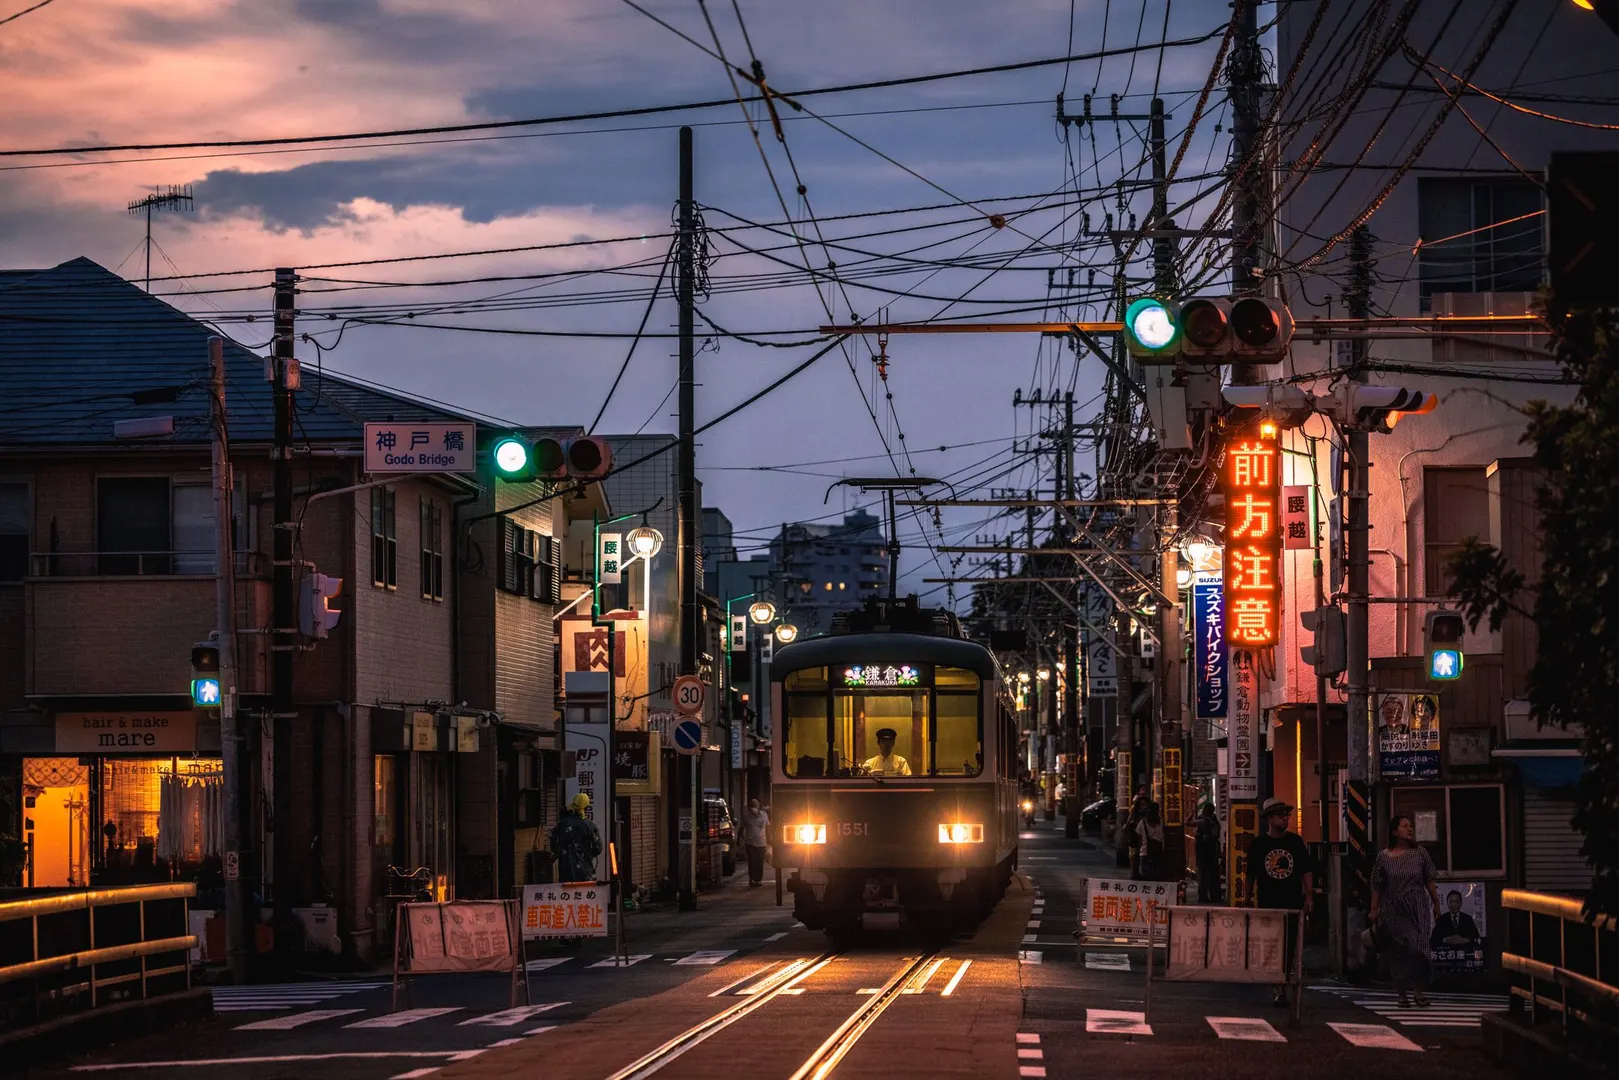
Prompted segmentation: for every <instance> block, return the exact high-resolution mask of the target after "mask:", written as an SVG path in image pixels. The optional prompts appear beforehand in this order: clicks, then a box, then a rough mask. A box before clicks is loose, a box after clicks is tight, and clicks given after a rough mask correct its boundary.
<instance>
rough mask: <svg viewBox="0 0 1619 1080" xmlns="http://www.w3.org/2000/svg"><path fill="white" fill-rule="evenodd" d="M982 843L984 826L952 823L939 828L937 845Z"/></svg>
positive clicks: (958, 822)
mask: <svg viewBox="0 0 1619 1080" xmlns="http://www.w3.org/2000/svg"><path fill="white" fill-rule="evenodd" d="M983 842H984V826H983V825H981V824H978V823H974V824H971V825H969V824H966V823H965V822H960V821H954V822H951V823H950V824H948V825H940V826H939V843H941V844H982V843H983Z"/></svg>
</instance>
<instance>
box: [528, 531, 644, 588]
mask: <svg viewBox="0 0 1619 1080" xmlns="http://www.w3.org/2000/svg"><path fill="white" fill-rule="evenodd" d="M530 535H532V536H533V537H534V545H535V547H534V550H535V554H534V583H533V587H532V588H531V589H530V590H529V596H531V597H533V598H534V599H535V600H538V601H540V603H542V604H558V603H561V602H562V558H561V556H562V545H561V544H558V543H557V542H556V540H555V539H554V538H552V537H549V536H541V535H539V534H538V533H531V534H530ZM641 572H642V573H645V572H646V564H645V563H642V569H641Z"/></svg>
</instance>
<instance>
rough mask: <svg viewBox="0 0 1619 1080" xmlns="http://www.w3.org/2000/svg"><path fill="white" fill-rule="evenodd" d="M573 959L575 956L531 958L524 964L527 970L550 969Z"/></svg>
mask: <svg viewBox="0 0 1619 1080" xmlns="http://www.w3.org/2000/svg"><path fill="white" fill-rule="evenodd" d="M572 959H573V957H571V956H546V957H541V958H540V959H538V960H530V961H529V962H528V963H526V964H524V965H523V969H524V970H525V971H550V970H551V969H552V968H554V967H557V966H558V965H560V964H566V963H567V962H568V961H569V960H572Z"/></svg>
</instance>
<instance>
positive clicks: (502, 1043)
mask: <svg viewBox="0 0 1619 1080" xmlns="http://www.w3.org/2000/svg"><path fill="white" fill-rule="evenodd" d="M523 1039H524V1037H523V1036H521V1035H519V1036H517V1037H516V1038H514V1039H501V1040H500V1041H498V1042H492V1043H490V1044H489V1049H490V1050H498V1049H499V1048H500V1047H502V1046H516V1045H517V1044H518V1043H520V1042H522V1041H523Z"/></svg>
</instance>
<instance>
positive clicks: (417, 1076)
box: [390, 1065, 440, 1080]
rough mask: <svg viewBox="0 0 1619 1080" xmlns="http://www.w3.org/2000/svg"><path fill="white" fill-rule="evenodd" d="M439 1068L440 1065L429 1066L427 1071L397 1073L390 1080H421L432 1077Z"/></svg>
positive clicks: (413, 1070) (412, 1070) (414, 1070)
mask: <svg viewBox="0 0 1619 1080" xmlns="http://www.w3.org/2000/svg"><path fill="white" fill-rule="evenodd" d="M439 1068H440V1066H438V1065H429V1066H428V1067H427V1068H425V1069H411V1070H410V1071H409V1072H402V1073H395V1074H394V1075H393V1076H392V1077H391V1078H390V1080H421V1078H422V1077H424V1076H432V1075H433V1074H434V1073H436V1072H438V1071H439Z"/></svg>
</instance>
